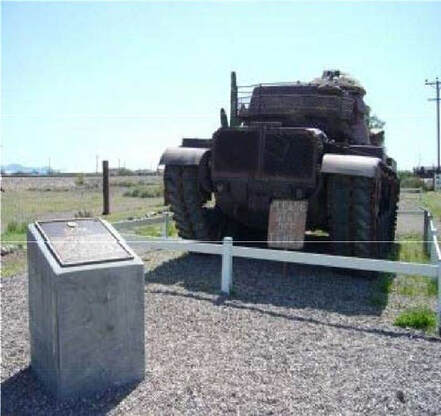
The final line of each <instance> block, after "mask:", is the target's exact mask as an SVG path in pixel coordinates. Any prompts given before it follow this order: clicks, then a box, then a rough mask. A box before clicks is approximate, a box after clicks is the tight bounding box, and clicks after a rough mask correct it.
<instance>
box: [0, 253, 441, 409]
mask: <svg viewBox="0 0 441 416" xmlns="http://www.w3.org/2000/svg"><path fill="white" fill-rule="evenodd" d="M145 262H146V269H147V273H146V285H145V301H146V307H147V309H146V337H147V342H146V353H147V354H146V360H147V362H146V378H145V381H144V382H142V383H140V384H138V385H135V386H129V387H127V388H120V389H117V390H109V391H107V392H104V393H103V394H101V395H98V396H93V397H90V398H85V399H82V400H77V401H66V402H62V403H56V402H55V401H54V400H53V399H51V397H50V396H48V395H46V393H45V392H44V390H42V389H41V387H40V385H39V384H38V382H37V381H36V380H35V379H34V377H33V375H32V373H31V372H30V370H29V368H28V364H29V346H28V342H29V337H28V329H27V325H28V321H27V319H28V318H27V300H26V299H27V296H26V291H27V283H26V281H27V278H26V276H17V277H13V278H8V279H3V280H2V306H1V308H2V319H3V322H2V323H3V325H2V329H3V334H2V375H1V379H2V414H3V415H53V414H59V415H93V414H109V415H145V414H154V415H166V414H197V415H201V414H204V415H205V414H219V415H220V414H244V415H248V414H253V415H267V414H268V415H269V414H277V415H288V414H301V415H330V414H332V415H351V414H370V415H440V414H441V401H440V397H441V339H439V338H434V337H428V336H424V335H422V334H421V333H417V332H410V331H405V330H402V329H398V328H395V327H393V326H392V325H391V323H390V322H391V321H390V317H389V315H390V313H393V306H387V308H388V309H387V310H383V309H382V308H380V307H376V306H373V304H372V302H371V301H370V299H371V297H372V295H373V293H375V290H376V289H375V282H374V281H372V280H369V279H366V278H363V277H362V276H351V275H350V274H348V273H343V272H341V273H336V272H332V271H330V270H329V269H325V268H311V267H306V266H297V265H290V266H289V267H288V268H287V271H286V273H284V272H283V267H282V265H281V264H280V263H271V262H263V261H260V262H259V261H254V260H246V259H237V260H235V269H234V270H235V289H234V296H232V297H231V298H229V299H225V298H223V297H220V296H219V295H218V290H219V280H220V276H219V275H220V273H219V271H220V259H219V258H216V257H213V256H203V255H199V256H198V255H185V254H184V255H182V254H178V253H170V252H168V253H166V252H150V253H148V254H146V257H145ZM394 302H399V299H398V300H393V301H392V302H391V299H390V301H389V305H393V304H394ZM390 307H391V308H392V312H391V311H390V310H389V308H390Z"/></svg>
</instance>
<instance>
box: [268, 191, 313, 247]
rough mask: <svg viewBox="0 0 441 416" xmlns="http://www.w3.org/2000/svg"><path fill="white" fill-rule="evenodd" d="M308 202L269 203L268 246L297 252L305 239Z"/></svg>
mask: <svg viewBox="0 0 441 416" xmlns="http://www.w3.org/2000/svg"><path fill="white" fill-rule="evenodd" d="M307 212H308V201H291V200H282V199H275V200H273V201H272V202H271V207H270V213H269V222H268V245H269V246H270V247H274V248H284V249H292V250H299V249H301V248H303V242H304V239H305V226H306V214H307Z"/></svg>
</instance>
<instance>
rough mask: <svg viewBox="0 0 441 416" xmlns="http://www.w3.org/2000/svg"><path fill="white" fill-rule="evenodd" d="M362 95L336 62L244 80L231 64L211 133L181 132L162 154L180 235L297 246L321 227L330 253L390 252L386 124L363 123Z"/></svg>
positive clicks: (391, 186) (393, 197)
mask: <svg viewBox="0 0 441 416" xmlns="http://www.w3.org/2000/svg"><path fill="white" fill-rule="evenodd" d="M365 94H366V91H365V89H364V88H363V87H362V85H361V84H360V83H359V82H358V81H357V80H356V79H354V78H353V77H351V76H349V75H348V74H345V73H343V72H341V71H339V70H326V71H324V72H323V74H322V76H321V77H319V78H315V79H313V80H312V81H310V82H300V81H297V82H285V83H264V84H258V85H248V86H237V83H236V74H235V73H234V72H233V73H232V74H231V100H230V119H229V120H228V117H227V114H226V112H225V110H224V109H221V110H220V124H221V126H220V128H219V129H218V130H216V131H215V132H214V133H213V135H212V137H211V138H207V139H199V138H184V139H183V140H182V144H181V145H180V146H179V147H175V148H168V149H167V150H166V151H165V152H164V154H163V155H162V157H161V161H160V164H162V165H164V189H165V191H164V197H165V203H166V204H168V205H169V206H170V209H171V211H172V212H173V217H174V220H175V222H176V227H177V229H178V233H179V235H180V236H181V237H182V238H185V239H195V240H205V241H219V240H220V239H221V238H222V237H223V236H232V237H233V238H234V239H235V240H239V241H264V242H266V244H268V246H270V247H276V248H284V249H301V248H302V247H303V243H304V239H305V234H306V233H307V232H308V231H314V230H321V231H322V232H324V233H327V234H328V235H329V239H330V241H331V242H332V244H331V246H332V250H333V252H334V253H336V254H340V255H346V256H359V257H384V256H387V254H388V252H389V251H390V248H391V246H392V244H391V243H392V242H393V240H394V235H395V227H396V215H397V204H398V196H399V180H398V177H397V174H396V163H395V161H394V160H393V159H392V158H390V157H388V156H387V155H386V152H385V148H384V146H383V143H384V132H383V131H379V130H376V131H370V130H369V128H368V124H369V123H368V120H369V112H370V109H369V107H368V106H367V105H366V104H365V102H364V96H365Z"/></svg>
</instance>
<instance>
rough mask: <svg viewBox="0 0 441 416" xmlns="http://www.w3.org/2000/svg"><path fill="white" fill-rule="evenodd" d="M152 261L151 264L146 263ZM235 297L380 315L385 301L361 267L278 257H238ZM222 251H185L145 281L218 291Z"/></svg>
mask: <svg viewBox="0 0 441 416" xmlns="http://www.w3.org/2000/svg"><path fill="white" fill-rule="evenodd" d="M147 265H148V263H147ZM233 269H234V277H233V282H234V283H233V284H234V288H233V292H232V297H233V298H234V299H235V300H239V301H241V302H243V303H248V304H249V303H256V304H272V305H274V306H283V307H288V308H293V309H304V308H313V309H321V310H325V311H331V312H337V313H340V314H343V315H348V316H355V315H374V316H375V315H376V316H378V315H380V314H381V313H382V311H383V309H384V308H385V306H386V305H387V293H384V292H382V288H381V285H379V284H378V279H372V278H370V277H367V275H366V274H364V275H363V273H362V272H355V271H350V270H341V269H332V268H327V267H317V266H308V265H297V264H283V263H280V262H272V261H264V260H253V259H244V258H236V259H234V268H233ZM220 279H221V258H220V256H211V255H199V254H186V255H183V256H181V257H178V258H175V259H172V260H169V261H166V262H164V263H162V264H160V265H159V266H158V267H156V268H154V269H153V270H148V271H147V273H146V282H149V283H160V284H163V285H180V286H183V287H184V288H185V289H186V290H188V291H190V292H206V293H209V294H214V295H217V294H219V290H220Z"/></svg>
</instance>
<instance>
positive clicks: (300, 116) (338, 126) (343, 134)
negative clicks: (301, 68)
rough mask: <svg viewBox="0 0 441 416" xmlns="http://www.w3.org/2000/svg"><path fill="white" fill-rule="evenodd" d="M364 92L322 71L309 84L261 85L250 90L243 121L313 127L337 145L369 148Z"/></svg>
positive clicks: (335, 74)
mask: <svg viewBox="0 0 441 416" xmlns="http://www.w3.org/2000/svg"><path fill="white" fill-rule="evenodd" d="M365 93H366V91H365V90H364V88H363V87H362V86H361V85H360V83H359V82H358V81H357V80H355V79H354V78H352V77H350V76H349V75H347V74H344V73H342V72H340V71H324V72H323V75H322V77H321V78H316V79H314V80H313V81H311V82H309V83H301V82H297V83H293V84H274V85H261V86H257V87H255V88H254V89H253V92H252V95H251V99H250V102H249V105H248V108H244V107H242V108H241V110H240V111H239V117H241V118H243V119H244V120H250V121H255V120H259V121H260V120H269V121H279V122H281V123H282V124H283V125H284V126H291V127H304V126H308V127H315V128H319V129H320V130H322V131H324V132H325V133H326V134H327V135H328V137H330V138H331V139H334V140H336V141H337V142H347V143H351V144H369V143H370V141H369V131H368V127H367V121H366V120H367V115H368V112H369V108H368V107H367V106H366V104H365V103H364V101H363V96H364V95H365Z"/></svg>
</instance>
